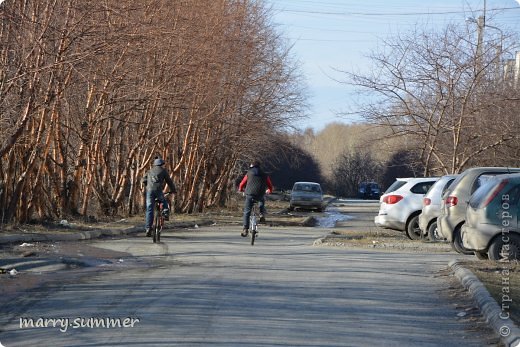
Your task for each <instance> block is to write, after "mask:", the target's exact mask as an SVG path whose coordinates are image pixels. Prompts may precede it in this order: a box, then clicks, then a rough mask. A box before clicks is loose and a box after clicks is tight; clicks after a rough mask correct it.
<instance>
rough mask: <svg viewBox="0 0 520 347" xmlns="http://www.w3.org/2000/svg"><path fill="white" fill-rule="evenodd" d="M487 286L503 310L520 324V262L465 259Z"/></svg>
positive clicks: (466, 265)
mask: <svg viewBox="0 0 520 347" xmlns="http://www.w3.org/2000/svg"><path fill="white" fill-rule="evenodd" d="M462 264H463V265H464V267H466V268H467V269H469V270H471V271H472V272H473V273H474V274H475V276H477V277H478V278H479V279H480V281H481V282H482V283H483V284H484V285H485V286H486V288H487V290H488V291H489V293H490V294H491V296H492V297H493V298H494V299H495V300H496V301H497V303H498V305H499V306H502V310H503V312H507V313H509V314H510V317H511V319H512V320H513V321H514V322H515V323H516V324H517V325H519V324H520V264H519V263H518V262H493V261H482V260H480V261H464V262H463V263H462Z"/></svg>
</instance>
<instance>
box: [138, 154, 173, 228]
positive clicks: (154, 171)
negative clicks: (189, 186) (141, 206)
mask: <svg viewBox="0 0 520 347" xmlns="http://www.w3.org/2000/svg"><path fill="white" fill-rule="evenodd" d="M163 166H164V160H162V159H161V158H159V157H156V158H155V160H154V162H153V167H152V168H151V169H150V170H149V171H148V172H147V173H146V175H145V176H144V178H143V185H144V186H145V188H146V224H145V228H146V236H151V232H150V229H151V227H152V223H153V207H154V202H155V199H156V198H157V199H159V200H160V201H162V203H163V206H164V209H163V215H164V219H165V220H168V219H169V212H170V209H169V208H170V207H169V206H168V200H166V199H165V198H164V194H163V189H164V184H165V183H166V184H167V185H168V187H169V188H170V193H173V194H175V193H176V190H175V184H173V181H172V179H171V178H170V175H169V174H168V171H167V170H166V169H165V168H164V167H163Z"/></svg>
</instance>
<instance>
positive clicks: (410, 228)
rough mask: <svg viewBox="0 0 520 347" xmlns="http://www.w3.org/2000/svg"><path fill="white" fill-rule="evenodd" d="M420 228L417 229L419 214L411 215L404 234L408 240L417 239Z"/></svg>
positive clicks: (419, 236) (419, 235)
mask: <svg viewBox="0 0 520 347" xmlns="http://www.w3.org/2000/svg"><path fill="white" fill-rule="evenodd" d="M421 233H422V231H421V229H419V215H416V216H413V217H412V219H410V221H409V222H408V225H407V226H406V236H408V238H409V239H410V240H419V239H420V238H421Z"/></svg>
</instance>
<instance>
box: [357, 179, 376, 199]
mask: <svg viewBox="0 0 520 347" xmlns="http://www.w3.org/2000/svg"><path fill="white" fill-rule="evenodd" d="M380 196H381V188H379V184H377V183H376V182H361V183H360V184H359V188H358V198H360V199H379V197H380Z"/></svg>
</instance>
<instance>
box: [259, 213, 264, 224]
mask: <svg viewBox="0 0 520 347" xmlns="http://www.w3.org/2000/svg"><path fill="white" fill-rule="evenodd" d="M260 223H265V215H263V214H261V215H260Z"/></svg>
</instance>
